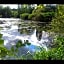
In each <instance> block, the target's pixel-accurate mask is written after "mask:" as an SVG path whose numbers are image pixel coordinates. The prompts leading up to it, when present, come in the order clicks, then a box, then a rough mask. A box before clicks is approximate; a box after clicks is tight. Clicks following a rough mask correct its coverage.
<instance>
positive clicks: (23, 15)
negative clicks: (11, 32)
mask: <svg viewBox="0 0 64 64" xmlns="http://www.w3.org/2000/svg"><path fill="white" fill-rule="evenodd" d="M28 15H29V13H23V14H20V18H21V19H25V20H26V19H28Z"/></svg>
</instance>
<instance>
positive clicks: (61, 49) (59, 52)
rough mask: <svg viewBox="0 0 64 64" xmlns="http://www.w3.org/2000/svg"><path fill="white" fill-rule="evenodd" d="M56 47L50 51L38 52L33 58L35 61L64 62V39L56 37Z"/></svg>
mask: <svg viewBox="0 0 64 64" xmlns="http://www.w3.org/2000/svg"><path fill="white" fill-rule="evenodd" d="M54 43H55V45H56V47H55V48H51V49H49V50H48V51H45V50H43V49H42V50H41V51H40V52H36V53H35V54H34V56H33V59H35V60H37V59H38V60H64V37H60V36H58V37H56V39H55V41H54Z"/></svg>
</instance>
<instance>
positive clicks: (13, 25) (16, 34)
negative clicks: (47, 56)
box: [0, 18, 50, 55]
mask: <svg viewBox="0 0 64 64" xmlns="http://www.w3.org/2000/svg"><path fill="white" fill-rule="evenodd" d="M0 20H1V21H3V23H4V24H0V27H2V29H1V30H0V33H1V34H3V36H2V39H4V46H6V47H7V48H8V49H10V48H11V47H12V46H14V45H16V43H17V41H18V40H21V41H22V43H24V41H26V40H28V41H29V42H30V43H31V45H29V46H28V45H26V46H24V47H21V48H19V53H18V54H19V55H22V54H27V52H28V51H29V52H30V53H33V52H35V51H39V50H40V49H39V48H37V46H40V47H43V48H45V49H46V51H47V50H48V48H47V46H48V45H49V44H50V40H49V39H48V38H49V34H48V33H47V32H45V31H42V37H41V40H40V41H39V40H38V38H37V36H36V28H35V27H34V26H33V25H32V26H33V27H34V29H32V28H31V29H29V27H30V25H27V26H26V23H25V24H24V26H22V25H23V24H22V25H21V27H20V26H19V24H21V22H20V19H13V18H11V19H8V18H7V19H5V18H3V19H1V18H0ZM4 20H5V21H4ZM22 29H25V30H26V29H27V31H28V32H27V31H25V30H24V31H23V30H22ZM22 31H23V32H22ZM21 32H22V33H21ZM25 32H27V33H25Z"/></svg>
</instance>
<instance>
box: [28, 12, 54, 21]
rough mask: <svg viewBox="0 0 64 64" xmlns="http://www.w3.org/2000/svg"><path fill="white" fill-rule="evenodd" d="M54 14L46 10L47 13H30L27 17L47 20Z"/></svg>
mask: <svg viewBox="0 0 64 64" xmlns="http://www.w3.org/2000/svg"><path fill="white" fill-rule="evenodd" d="M53 16H54V13H53V12H47V13H41V12H39V13H32V14H30V15H29V16H28V19H31V20H36V21H43V22H48V21H51V20H52V17H53Z"/></svg>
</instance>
